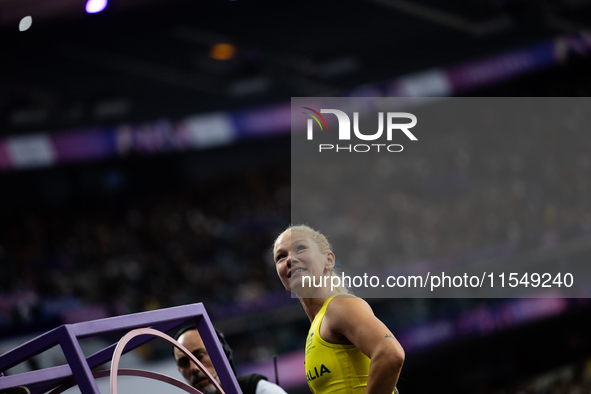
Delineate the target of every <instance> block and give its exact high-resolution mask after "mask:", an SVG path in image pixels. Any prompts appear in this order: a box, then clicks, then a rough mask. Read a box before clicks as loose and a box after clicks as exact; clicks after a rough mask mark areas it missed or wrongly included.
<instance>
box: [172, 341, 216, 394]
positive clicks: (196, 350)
mask: <svg viewBox="0 0 591 394" xmlns="http://www.w3.org/2000/svg"><path fill="white" fill-rule="evenodd" d="M178 341H179V343H180V344H181V345H183V346H184V347H186V348H187V350H188V351H190V352H191V353H193V355H194V356H195V357H196V358H197V360H199V362H200V363H201V364H203V366H204V367H205V368H206V369H207V371H208V372H209V373H210V374H211V375H212V376H213V377H214V378H215V379H216V380H217V382H218V383H220V379H219V378H218V375H217V373H216V371H215V368H214V367H213V363H212V362H211V359H210V358H209V353H207V350H206V349H205V345H204V344H203V340H202V339H201V336H200V335H199V331H197V330H189V331H186V332H185V333H183V335H181V336H180V337H179V339H178ZM174 358H175V360H176V364H177V367H178V370H179V372H180V373H181V375H183V378H185V380H186V381H187V383H189V384H190V385H191V386H193V387H195V388H196V389H197V390H199V391H201V392H202V393H204V394H217V393H218V390H217V389H216V388H215V386H214V385H213V383H211V381H210V380H209V379H208V378H207V376H206V375H205V374H204V373H203V372H201V370H200V369H199V367H197V365H195V363H193V362H192V361H191V360H190V359H189V357H187V356H186V355H185V354H183V352H181V351H180V350H179V349H176V348H175V349H174Z"/></svg>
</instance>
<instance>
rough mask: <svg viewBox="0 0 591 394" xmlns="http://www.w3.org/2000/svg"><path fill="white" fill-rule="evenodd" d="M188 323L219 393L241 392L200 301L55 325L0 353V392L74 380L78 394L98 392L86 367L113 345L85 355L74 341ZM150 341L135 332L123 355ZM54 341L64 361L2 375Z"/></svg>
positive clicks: (103, 359) (107, 356)
mask: <svg viewBox="0 0 591 394" xmlns="http://www.w3.org/2000/svg"><path fill="white" fill-rule="evenodd" d="M191 321H192V322H194V323H195V325H196V326H197V330H199V334H200V335H201V338H202V339H203V343H204V344H205V347H206V348H207V352H208V353H209V356H210V358H211V361H212V362H213V365H214V367H215V370H216V372H217V374H218V377H219V379H220V381H221V383H222V386H223V387H224V391H225V392H226V393H228V394H242V391H241V390H240V387H239V386H238V382H237V381H236V377H235V376H234V374H233V372H232V369H231V368H230V364H229V362H228V360H227V358H226V357H225V354H224V352H223V350H222V346H221V345H220V342H219V340H218V339H217V335H216V333H215V330H214V328H213V325H212V324H211V320H210V319H209V316H208V315H207V312H206V311H205V307H204V306H203V304H202V303H198V304H190V305H183V306H178V307H174V308H167V309H159V310H156V311H150V312H142V313H136V314H132V315H125V316H117V317H110V318H107V319H99V320H93V321H88V322H82V323H76V324H65V325H62V326H59V327H57V328H55V329H53V330H51V331H48V332H46V333H45V334H43V335H40V336H38V337H37V338H35V339H32V340H31V341H29V342H27V343H25V344H23V345H21V346H19V347H17V348H15V349H13V350H11V351H9V352H7V353H5V354H3V355H1V356H0V392H2V391H4V390H5V389H8V388H12V387H19V386H26V387H27V388H28V389H29V390H30V391H31V394H41V393H45V392H47V391H48V390H51V389H54V388H56V387H58V386H60V385H62V384H67V383H68V382H70V381H71V380H72V378H74V379H75V380H76V382H77V384H78V386H79V387H80V391H81V393H82V394H101V393H100V391H99V389H98V387H97V385H96V382H95V380H94V377H93V373H92V371H91V370H92V369H94V368H96V367H98V366H100V365H103V364H105V363H107V362H109V361H111V359H112V358H113V353H114V351H115V347H116V346H117V343H114V344H113V345H111V346H108V347H106V348H105V349H103V350H101V351H99V352H97V353H95V354H93V355H91V356H88V357H84V354H83V353H82V350H81V349H80V344H79V343H78V339H82V338H88V337H92V336H95V335H100V334H105V333H110V332H113V331H119V330H132V329H136V328H144V327H150V328H153V329H155V330H158V331H161V332H166V331H169V330H172V329H175V328H178V327H180V326H182V325H183V324H185V323H188V322H191ZM152 339H153V337H152V336H150V337H147V336H145V335H142V336H136V337H134V338H132V339H131V340H130V341H129V343H128V344H127V346H125V350H124V352H123V353H127V352H129V351H131V350H133V349H135V348H137V347H139V346H141V345H143V344H145V343H147V342H149V341H150V340H152ZM58 344H59V345H60V346H61V348H62V350H63V352H64V355H65V356H66V360H67V361H68V365H60V366H57V367H51V368H45V369H42V370H38V371H32V372H25V373H21V374H17V375H11V376H2V372H3V371H6V370H7V369H9V368H12V367H13V366H15V365H18V364H20V363H22V362H24V361H26V360H28V359H29V358H31V357H34V356H36V355H37V354H39V353H42V352H44V351H45V350H47V349H49V348H51V347H53V346H55V345H58ZM171 362H172V361H171Z"/></svg>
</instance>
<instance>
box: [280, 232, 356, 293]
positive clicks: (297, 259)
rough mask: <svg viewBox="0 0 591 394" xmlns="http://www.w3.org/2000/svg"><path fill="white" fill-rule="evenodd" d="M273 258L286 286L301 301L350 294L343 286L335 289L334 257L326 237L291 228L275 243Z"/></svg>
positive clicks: (317, 233) (318, 233)
mask: <svg viewBox="0 0 591 394" xmlns="http://www.w3.org/2000/svg"><path fill="white" fill-rule="evenodd" d="M273 254H274V259H275V264H276V268H277V274H278V275H279V279H281V282H282V283H283V286H284V287H285V289H286V290H288V291H293V292H294V293H296V294H297V295H298V297H317V298H318V297H320V298H321V297H326V296H330V295H333V294H337V293H348V290H347V288H346V287H344V286H343V285H342V284H340V283H339V284H340V285H339V286H334V287H333V286H332V284H333V283H334V282H333V281H332V280H331V279H332V277H333V276H337V275H336V273H335V270H334V267H335V263H336V260H335V254H334V253H333V251H332V248H331V246H330V243H329V242H328V240H327V239H326V237H325V236H324V235H323V234H322V233H320V232H318V231H316V230H314V229H312V228H311V227H308V226H305V225H297V226H290V227H289V228H288V229H287V230H285V231H284V232H283V233H281V234H280V235H279V237H277V239H276V240H275V245H274V247H273ZM337 278H338V276H337Z"/></svg>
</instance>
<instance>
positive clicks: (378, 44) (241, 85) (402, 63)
mask: <svg viewBox="0 0 591 394" xmlns="http://www.w3.org/2000/svg"><path fill="white" fill-rule="evenodd" d="M83 3H84V1H83V0H63V1H61V2H60V3H59V4H55V2H52V4H51V6H49V5H48V4H47V3H46V2H38V1H33V0H28V1H24V0H5V1H3V2H2V3H1V4H0V29H1V30H0V31H1V32H2V35H3V37H4V40H3V41H4V45H3V60H4V61H3V62H2V66H1V68H2V72H1V73H0V85H1V86H2V87H3V88H2V89H1V90H0V136H7V135H15V134H19V133H30V132H36V131H47V132H52V131H63V130H68V129H72V128H77V127H90V126H100V125H113V124H118V123H121V122H143V121H153V120H155V119H159V118H163V117H166V118H179V117H183V116H187V115H189V114H195V113H202V112H212V111H219V110H237V109H241V108H246V107H253V106H263V105H268V104H272V103H276V102H285V101H286V100H288V99H289V97H292V96H334V95H341V94H343V93H342V92H344V91H347V90H351V89H354V88H358V87H360V86H364V85H365V84H371V83H378V82H380V81H387V80H389V79H392V78H396V77H400V76H403V75H408V74H413V73H416V72H419V71H424V70H430V69H433V68H445V67H450V66H453V65H456V64H460V63H462V62H468V61H473V60H478V59H480V58H483V57H486V56H491V55H494V54H500V53H502V52H507V51H511V50H513V49H516V48H522V47H524V46H528V45H534V44H536V43H539V42H541V41H544V40H548V39H551V38H553V37H556V36H558V35H562V34H567V33H571V32H573V31H578V30H580V29H582V28H584V26H585V25H586V24H588V22H589V21H590V13H589V10H590V9H591V7H590V6H589V4H588V2H587V1H579V2H562V1H553V0H550V1H547V2H543V4H542V3H540V2H534V1H518V0H506V1H501V2H495V1H492V0H481V1H476V2H467V1H462V0H454V1H446V2H444V3H442V2H438V1H433V0H420V1H410V0H365V1H359V0H356V1H351V0H350V1H341V2H338V5H336V4H335V3H334V2H311V1H304V2H291V3H283V2H275V3H269V2H262V1H240V0H239V1H200V2H194V1H188V0H175V1H163V0H150V1H141V2H139V1H138V0H117V1H115V0H111V1H110V3H109V4H108V6H107V8H106V9H105V10H104V11H103V12H101V13H98V14H86V13H85V12H84V4H83ZM140 3H141V4H140ZM25 16H31V17H32V26H31V27H30V28H29V29H28V30H26V31H19V29H18V23H19V20H20V18H22V17H25ZM220 44H221V45H223V46H222V47H220V46H219V45H220ZM219 50H221V51H222V52H221V55H220V54H219V52H216V51H219Z"/></svg>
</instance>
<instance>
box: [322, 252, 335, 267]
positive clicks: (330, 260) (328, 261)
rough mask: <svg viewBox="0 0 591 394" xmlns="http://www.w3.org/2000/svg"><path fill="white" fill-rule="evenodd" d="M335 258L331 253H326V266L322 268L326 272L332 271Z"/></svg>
mask: <svg viewBox="0 0 591 394" xmlns="http://www.w3.org/2000/svg"><path fill="white" fill-rule="evenodd" d="M335 261H336V260H335V256H334V253H333V252H328V253H327V254H326V264H325V266H324V268H325V269H326V270H327V271H332V269H333V268H334V264H335Z"/></svg>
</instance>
